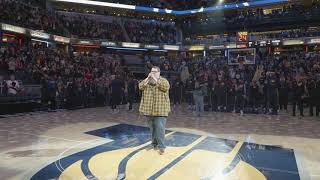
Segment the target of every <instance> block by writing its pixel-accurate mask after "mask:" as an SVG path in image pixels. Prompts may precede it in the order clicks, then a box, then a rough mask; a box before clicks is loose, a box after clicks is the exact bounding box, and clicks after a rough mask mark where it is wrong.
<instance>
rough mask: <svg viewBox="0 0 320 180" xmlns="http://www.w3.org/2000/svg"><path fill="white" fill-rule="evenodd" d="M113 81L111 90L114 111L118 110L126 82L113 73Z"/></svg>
mask: <svg viewBox="0 0 320 180" xmlns="http://www.w3.org/2000/svg"><path fill="white" fill-rule="evenodd" d="M112 79H113V80H112V81H111V84H110V90H111V108H112V111H113V112H114V113H115V112H118V110H117V106H118V105H120V103H121V100H122V95H123V90H124V83H123V82H122V81H121V80H120V79H119V78H118V76H115V75H113V77H112Z"/></svg>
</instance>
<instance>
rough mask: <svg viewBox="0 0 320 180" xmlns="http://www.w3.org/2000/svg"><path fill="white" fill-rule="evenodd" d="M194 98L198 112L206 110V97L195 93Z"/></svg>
mask: <svg viewBox="0 0 320 180" xmlns="http://www.w3.org/2000/svg"><path fill="white" fill-rule="evenodd" d="M193 99H194V104H195V106H196V109H195V110H196V112H197V114H198V115H200V113H201V112H203V111H204V102H203V99H204V97H203V96H199V95H193Z"/></svg>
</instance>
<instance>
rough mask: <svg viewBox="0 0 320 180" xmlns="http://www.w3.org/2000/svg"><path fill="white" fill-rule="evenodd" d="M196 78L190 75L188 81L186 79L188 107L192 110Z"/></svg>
mask: <svg viewBox="0 0 320 180" xmlns="http://www.w3.org/2000/svg"><path fill="white" fill-rule="evenodd" d="M194 83H195V82H194V80H193V77H192V76H190V77H189V78H188V79H187V81H186V91H185V92H186V99H187V103H188V109H189V110H191V109H193V105H194V102H193V95H192V92H193V90H194Z"/></svg>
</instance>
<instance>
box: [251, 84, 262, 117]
mask: <svg viewBox="0 0 320 180" xmlns="http://www.w3.org/2000/svg"><path fill="white" fill-rule="evenodd" d="M250 99H251V103H252V108H253V110H254V111H257V109H258V107H259V100H260V93H259V86H258V84H257V82H256V81H253V82H252V84H251V86H250Z"/></svg>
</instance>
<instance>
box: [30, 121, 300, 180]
mask: <svg viewBox="0 0 320 180" xmlns="http://www.w3.org/2000/svg"><path fill="white" fill-rule="evenodd" d="M148 132H149V131H148V129H147V128H145V127H139V126H132V125H127V124H119V125H116V126H112V127H108V128H103V129H98V130H95V131H91V132H87V134H91V135H95V136H99V137H108V138H111V139H113V140H114V141H112V142H110V143H106V144H103V145H99V146H97V147H94V148H91V149H87V150H85V151H82V152H79V153H76V154H73V155H71V156H68V157H65V158H62V159H60V160H59V161H57V162H58V164H59V168H57V166H56V164H57V162H54V163H52V164H50V165H48V166H47V167H44V168H43V169H41V170H40V171H39V172H37V173H36V174H35V175H34V176H33V177H32V179H63V180H64V179H77V180H78V179H208V180H209V179H223V180H237V179H248V180H250V179H253V180H264V179H278V178H281V179H282V180H285V179H290V180H295V179H299V174H298V171H297V167H296V162H295V158H294V153H293V151H292V150H288V149H282V148H279V147H272V146H263V145H256V144H248V143H243V142H237V141H232V140H224V139H219V138H214V137H207V136H201V135H195V134H190V133H182V132H169V131H168V132H167V133H166V144H167V149H166V153H165V154H164V155H162V156H160V155H159V154H158V153H157V152H155V151H153V150H150V151H147V150H146V149H145V148H146V147H147V146H148V145H149V144H150V141H149V136H150V135H149V134H148ZM270 155H271V157H273V158H270ZM277 158H282V160H285V162H281V163H280V166H279V163H275V161H276V159H277ZM284 158H285V159H284ZM293 162H294V163H293Z"/></svg>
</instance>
